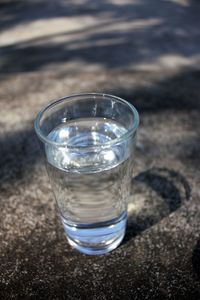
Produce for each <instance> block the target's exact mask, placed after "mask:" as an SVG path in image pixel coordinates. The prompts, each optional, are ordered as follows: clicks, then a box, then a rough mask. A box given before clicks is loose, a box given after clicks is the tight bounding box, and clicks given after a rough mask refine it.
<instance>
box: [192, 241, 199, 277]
mask: <svg viewBox="0 0 200 300" xmlns="http://www.w3.org/2000/svg"><path fill="white" fill-rule="evenodd" d="M192 266H193V270H194V272H195V273H196V274H197V276H198V277H199V278H200V239H199V240H198V241H197V243H196V245H195V247H194V250H193V253H192Z"/></svg>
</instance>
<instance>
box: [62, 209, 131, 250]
mask: <svg viewBox="0 0 200 300" xmlns="http://www.w3.org/2000/svg"><path fill="white" fill-rule="evenodd" d="M126 221H127V213H123V215H121V216H120V218H118V219H115V220H114V221H113V220H112V221H109V222H102V223H98V224H93V225H91V224H90V225H88V226H87V225H85V224H84V226H83V225H82V226H80V225H79V226H75V225H74V226H72V225H69V224H67V223H66V220H65V219H64V218H63V217H62V223H63V225H64V229H65V233H66V235H67V239H68V242H69V244H70V245H71V246H72V247H73V248H75V249H77V250H78V251H80V252H82V253H84V254H89V255H101V254H105V253H107V252H110V251H112V250H114V249H115V248H116V247H117V246H118V245H119V244H120V243H121V241H122V240H123V238H124V235H125V230H126Z"/></svg>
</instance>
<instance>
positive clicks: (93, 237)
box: [46, 118, 132, 254]
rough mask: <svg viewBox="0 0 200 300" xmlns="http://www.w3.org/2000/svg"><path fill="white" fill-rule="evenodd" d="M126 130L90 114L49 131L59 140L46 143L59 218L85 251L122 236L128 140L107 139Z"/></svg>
mask: <svg viewBox="0 0 200 300" xmlns="http://www.w3.org/2000/svg"><path fill="white" fill-rule="evenodd" d="M125 132H126V129H125V128H124V127H122V126H120V125H119V124H118V123H116V122H114V121H112V120H107V119H103V118H99V119H97V118H90V119H76V120H73V121H71V122H67V123H63V124H62V125H60V126H58V127H56V128H54V129H53V130H52V131H51V132H50V133H49V135H48V138H50V139H51V140H52V141H56V142H59V143H60V144H63V146H61V147H55V146H52V145H46V156H47V161H48V167H47V169H48V173H49V177H50V180H51V184H52V186H53V190H54V194H55V197H56V200H57V203H58V207H59V210H60V214H61V219H62V222H63V225H64V228H65V231H66V234H67V237H68V240H69V242H70V244H72V245H73V246H74V247H76V248H78V249H79V250H80V251H82V252H84V253H89V254H101V253H105V252H107V251H110V250H111V248H115V247H116V246H117V245H118V244H119V242H120V241H121V240H122V238H123V236H124V231H125V225H126V210H127V197H128V195H129V188H130V178H131V167H132V163H131V157H130V153H131V149H130V145H129V143H130V142H128V141H124V142H122V143H120V144H117V145H113V146H110V147H105V142H108V141H111V140H113V139H116V138H117V137H120V136H121V135H123V134H124V133H125ZM86 146H87V147H91V148H89V149H88V148H87V149H86V148H85V147H86ZM93 146H96V148H95V147H93ZM70 147H79V148H78V149H76V148H73V149H72V148H71V149H70Z"/></svg>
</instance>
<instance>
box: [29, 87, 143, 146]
mask: <svg viewBox="0 0 200 300" xmlns="http://www.w3.org/2000/svg"><path fill="white" fill-rule="evenodd" d="M87 96H88V97H95V96H98V97H107V98H110V99H114V100H117V101H119V102H122V103H124V104H126V105H127V106H128V107H129V108H130V110H131V111H132V113H133V115H134V121H133V124H132V126H131V128H129V129H127V131H126V132H125V133H124V134H122V135H121V136H119V137H117V138H115V139H113V140H110V141H107V142H105V143H103V144H99V145H92V146H70V145H67V143H58V142H55V141H52V140H51V139H49V138H47V137H46V136H45V135H44V134H43V132H42V130H41V129H40V125H39V124H40V120H41V118H42V116H43V115H44V113H45V112H47V111H48V110H49V109H50V108H52V107H54V106H56V105H58V104H60V103H62V102H65V101H66V100H73V98H76V97H80V98H81V97H87ZM138 126H139V114H138V112H137V110H136V108H135V107H134V106H133V105H132V104H130V103H129V102H128V101H126V100H124V99H122V98H120V97H118V96H114V95H110V94H105V93H79V94H72V95H69V96H65V97H62V98H59V99H57V100H54V101H51V102H50V103H49V104H48V105H46V106H45V107H43V108H42V109H41V110H40V111H39V112H38V114H37V115H36V118H35V121H34V128H35V131H36V133H37V135H38V137H39V139H40V140H41V141H42V142H43V143H46V144H50V145H53V146H57V147H67V148H68V149H71V150H75V149H77V150H84V149H97V148H104V147H109V146H111V145H114V144H118V143H120V142H121V141H123V140H126V139H128V138H129V137H130V136H131V135H132V134H133V133H135V132H136V130H137V128H138Z"/></svg>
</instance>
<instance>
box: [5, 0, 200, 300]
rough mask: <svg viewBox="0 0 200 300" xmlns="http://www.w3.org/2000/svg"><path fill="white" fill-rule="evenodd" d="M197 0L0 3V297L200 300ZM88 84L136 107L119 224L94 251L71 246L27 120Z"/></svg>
mask: <svg viewBox="0 0 200 300" xmlns="http://www.w3.org/2000/svg"><path fill="white" fill-rule="evenodd" d="M150 2H151V3H150ZM199 8H200V7H199V4H198V3H197V1H195V0H193V1H181V0H180V1H178V0H177V1H172V0H171V1H170V0H169V1H156V0H152V1H147V0H146V1H145V0H140V1H128V0H126V1H119V0H118V1H117V0H112V1H111V0H110V1H106V0H101V1H96V0H94V1H90V0H83V1H75V0H74V1H62V0H56V1H53V0H51V1H50V0H49V1H30V0H29V1H17V0H16V1H14V0H4V1H1V3H0V30H1V37H0V45H1V50H0V51H1V52H0V55H1V60H0V65H1V68H0V216H1V217H0V299H88V300H89V299H92V300H97V299H99V300H102V299H106V300H107V299H108V300H110V299H134V300H136V299H142V300H144V299H150V300H152V299H195V300H198V299H200V193H199V185H200V169H199V165H200V92H199V86H200V71H199V69H198V65H199V48H198V47H199V45H200V33H199V27H200V18H199V13H200V10H199ZM88 91H97V92H107V93H112V94H115V95H118V96H121V97H123V98H125V99H127V100H128V101H130V102H131V103H133V104H134V105H135V106H136V107H137V109H138V111H139V113H140V117H141V123H140V129H139V132H138V140H137V145H136V151H135V166H134V170H133V177H132V193H131V197H130V201H129V221H128V226H127V234H126V236H125V239H124V241H123V242H122V244H121V245H120V246H119V247H118V248H117V249H116V250H114V251H113V252H111V253H109V254H106V255H104V256H98V257H90V256H86V255H82V254H80V253H78V252H76V251H75V250H73V249H72V248H71V247H70V246H69V245H68V243H67V240H66V238H65V235H64V231H63V228H62V226H61V224H60V221H59V219H58V216H57V213H56V207H55V201H54V199H53V195H52V191H51V188H50V185H49V182H48V178H47V175H46V171H45V168H44V164H43V160H42V156H41V153H40V149H39V146H38V143H37V138H36V136H35V133H34V130H33V120H34V118H35V115H36V113H37V112H38V111H39V110H40V109H41V107H42V106H44V105H46V104H47V103H48V102H49V101H50V100H52V99H56V98H59V97H62V96H64V95H69V94H72V93H77V92H88Z"/></svg>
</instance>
